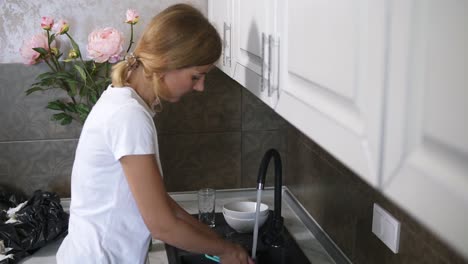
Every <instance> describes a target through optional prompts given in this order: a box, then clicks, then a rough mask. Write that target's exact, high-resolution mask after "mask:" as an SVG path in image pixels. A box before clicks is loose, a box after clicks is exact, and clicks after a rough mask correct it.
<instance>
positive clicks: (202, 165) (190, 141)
mask: <svg viewBox="0 0 468 264" xmlns="http://www.w3.org/2000/svg"><path fill="white" fill-rule="evenodd" d="M159 144H160V155H161V166H162V169H163V174H164V180H165V183H166V187H167V189H168V191H189V190H196V189H200V188H203V187H211V188H216V189H226V188H238V187H239V186H240V183H239V175H240V172H241V163H240V160H241V134H240V132H230V133H209V134H179V135H160V136H159Z"/></svg>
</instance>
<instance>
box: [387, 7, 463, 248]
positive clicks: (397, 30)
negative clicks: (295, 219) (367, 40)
mask: <svg viewBox="0 0 468 264" xmlns="http://www.w3.org/2000/svg"><path fill="white" fill-rule="evenodd" d="M391 14H392V16H391V21H392V22H391V27H390V29H391V31H390V40H391V41H390V46H389V52H390V56H389V75H388V101H387V110H386V120H385V131H386V133H385V145H384V149H385V151H384V164H383V181H382V185H381V189H382V191H383V192H384V193H385V194H386V195H387V196H388V197H390V198H391V199H393V200H394V201H396V202H397V203H398V204H399V205H400V206H401V207H403V208H405V209H406V210H407V211H409V212H410V213H411V214H412V215H413V216H414V217H416V218H417V219H418V220H419V221H421V222H422V223H423V224H425V225H426V226H428V227H429V228H430V229H432V230H433V231H434V232H435V233H436V234H438V235H439V236H440V237H442V238H443V239H444V240H445V241H447V242H448V243H449V244H450V245H452V246H453V247H454V248H456V249H458V250H459V251H460V252H461V253H462V254H464V255H465V256H466V257H468V247H467V245H468V228H467V227H466V225H467V223H468V214H467V212H468V122H467V118H468V107H467V104H468V102H467V101H468V71H467V62H468V31H467V30H466V26H467V25H468V2H466V1H457V0H447V1H435V0H430V1H426V0H413V1H407V0H395V1H393V2H392V6H391Z"/></svg>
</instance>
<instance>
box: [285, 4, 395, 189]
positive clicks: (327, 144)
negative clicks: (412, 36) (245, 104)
mask: <svg viewBox="0 0 468 264" xmlns="http://www.w3.org/2000/svg"><path fill="white" fill-rule="evenodd" d="M284 11H285V13H286V17H285V20H286V21H287V22H286V23H285V27H284V28H283V29H282V30H283V32H282V34H281V35H282V36H283V39H285V38H287V41H283V42H282V44H283V45H282V50H281V51H282V53H281V54H282V57H281V58H280V60H281V61H282V68H281V75H280V78H281V82H280V90H281V94H280V99H279V102H278V105H277V107H276V111H277V112H278V113H279V114H280V115H282V116H283V117H284V118H285V119H286V120H288V121H289V122H290V123H291V124H293V125H294V126H296V127H297V128H298V129H299V130H301V131H302V132H303V133H305V134H306V135H307V136H309V137H310V138H311V139H313V140H314V141H316V142H317V143H318V144H320V145H321V146H322V147H323V148H325V149H326V150H327V151H329V152H330V153H331V154H333V155H334V156H335V157H336V158H338V159H339V160H341V161H342V162H343V163H344V164H346V165H347V166H348V167H349V168H351V169H352V170H354V171H355V172H356V173H357V174H359V175H360V176H362V177H363V178H364V179H365V180H366V181H367V182H368V183H369V184H371V185H372V186H377V185H378V184H379V177H378V173H379V164H380V159H381V146H380V144H381V134H382V129H381V127H382V125H381V122H382V114H383V107H382V105H383V96H384V81H385V74H384V73H385V41H386V38H385V37H386V36H385V32H386V13H385V1H384V0H360V1H347V0H334V1H329V0H308V1H288V6H287V8H285V9H284Z"/></svg>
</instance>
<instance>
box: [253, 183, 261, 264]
mask: <svg viewBox="0 0 468 264" xmlns="http://www.w3.org/2000/svg"><path fill="white" fill-rule="evenodd" d="M261 203H262V189H257V206H256V208H255V225H254V233H253V244H252V259H253V260H255V257H256V254H257V239H258V215H259V213H260V204H261Z"/></svg>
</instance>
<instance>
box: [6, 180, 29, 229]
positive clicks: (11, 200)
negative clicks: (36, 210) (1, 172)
mask: <svg viewBox="0 0 468 264" xmlns="http://www.w3.org/2000/svg"><path fill="white" fill-rule="evenodd" d="M12 190H13V188H11V187H8V186H4V185H0V221H2V222H4V221H5V220H4V219H3V218H2V217H3V216H4V217H6V212H3V211H4V210H8V209H9V208H14V207H16V206H18V205H19V204H20V203H22V202H24V201H26V200H27V197H26V195H24V194H23V193H22V192H20V191H17V190H16V191H12Z"/></svg>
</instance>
